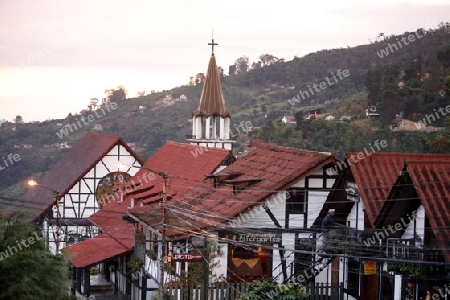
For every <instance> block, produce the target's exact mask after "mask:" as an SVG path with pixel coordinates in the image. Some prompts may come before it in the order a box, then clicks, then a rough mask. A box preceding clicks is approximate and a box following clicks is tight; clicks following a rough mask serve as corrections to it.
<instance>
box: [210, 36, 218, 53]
mask: <svg viewBox="0 0 450 300" xmlns="http://www.w3.org/2000/svg"><path fill="white" fill-rule="evenodd" d="M208 45H209V46H211V48H212V49H211V50H212V54H211V55H213V56H214V46H217V45H219V44H217V43H214V38H213V39H212V42H211V43H208Z"/></svg>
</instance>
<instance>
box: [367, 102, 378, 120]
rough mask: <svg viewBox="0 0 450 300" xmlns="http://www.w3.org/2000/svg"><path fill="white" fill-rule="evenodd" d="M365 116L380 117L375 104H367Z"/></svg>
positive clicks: (369, 117)
mask: <svg viewBox="0 0 450 300" xmlns="http://www.w3.org/2000/svg"><path fill="white" fill-rule="evenodd" d="M366 117H367V119H372V118H379V117H380V113H379V112H378V111H377V107H376V106H375V105H370V104H368V105H367V108H366Z"/></svg>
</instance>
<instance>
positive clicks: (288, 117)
mask: <svg viewBox="0 0 450 300" xmlns="http://www.w3.org/2000/svg"><path fill="white" fill-rule="evenodd" d="M281 122H283V123H287V124H296V123H297V121H295V117H294V116H292V115H286V116H283V118H281Z"/></svg>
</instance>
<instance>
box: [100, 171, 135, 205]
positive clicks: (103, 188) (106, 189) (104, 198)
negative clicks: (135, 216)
mask: <svg viewBox="0 0 450 300" xmlns="http://www.w3.org/2000/svg"><path fill="white" fill-rule="evenodd" d="M130 178H131V176H130V174H128V173H126V172H111V173H108V174H107V175H106V176H105V177H103V178H102V179H100V182H99V183H98V186H97V190H96V191H95V194H96V196H97V203H98V205H99V206H100V207H103V205H105V204H106V203H108V202H110V201H113V200H118V199H115V190H114V187H115V186H116V185H119V184H122V183H125V182H127V181H128V180H129V179H130Z"/></svg>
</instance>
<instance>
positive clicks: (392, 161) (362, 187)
mask: <svg viewBox="0 0 450 300" xmlns="http://www.w3.org/2000/svg"><path fill="white" fill-rule="evenodd" d="M369 153H370V152H369ZM351 155H354V157H356V156H357V153H356V152H350V153H348V154H347V158H350V157H351ZM440 159H443V160H449V156H448V155H445V154H420V153H397V152H376V153H372V155H370V156H365V158H364V159H361V160H359V161H358V162H357V163H356V164H353V163H352V164H351V165H350V169H351V171H352V174H353V177H354V178H355V183H356V184H357V186H358V192H359V194H360V196H361V199H362V201H363V202H364V208H365V210H366V212H367V216H368V219H369V221H370V223H371V224H374V222H375V219H376V217H377V216H378V214H379V213H380V210H381V207H382V206H383V203H384V200H385V199H386V198H387V196H388V195H389V192H390V190H391V188H392V186H393V185H394V183H395V181H396V180H397V177H398V175H399V174H400V171H401V170H402V169H403V167H404V166H405V161H423V162H427V161H431V160H440Z"/></svg>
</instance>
